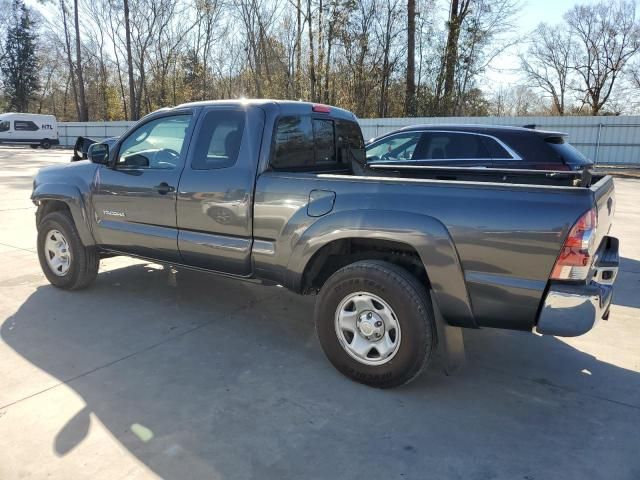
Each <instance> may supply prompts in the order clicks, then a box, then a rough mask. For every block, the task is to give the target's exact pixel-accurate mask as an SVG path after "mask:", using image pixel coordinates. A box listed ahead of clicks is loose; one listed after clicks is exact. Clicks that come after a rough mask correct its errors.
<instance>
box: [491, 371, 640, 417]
mask: <svg viewBox="0 0 640 480" xmlns="http://www.w3.org/2000/svg"><path fill="white" fill-rule="evenodd" d="M479 367H480V368H483V369H485V370H489V371H491V372H495V373H499V374H501V375H504V376H505V377H515V378H517V379H519V380H525V381H527V382H530V383H535V384H536V385H542V386H547V387H551V388H557V389H558V390H562V391H564V392H567V393H573V394H575V395H582V396H585V397H588V398H592V399H595V400H601V401H604V402H609V403H613V404H616V405H619V406H621V407H627V408H632V409H634V410H640V405H634V404H633V403H626V402H621V401H620V400H614V399H612V398H607V397H603V396H602V395H596V394H592V393H589V392H585V391H583V390H578V389H575V388H571V387H565V386H563V385H558V384H557V383H553V382H550V381H548V380H545V382H544V383H543V382H540V380H539V379H535V378H530V377H526V376H524V375H512V374H511V373H508V372H505V371H504V370H500V369H499V368H493V367H488V366H486V365H479Z"/></svg>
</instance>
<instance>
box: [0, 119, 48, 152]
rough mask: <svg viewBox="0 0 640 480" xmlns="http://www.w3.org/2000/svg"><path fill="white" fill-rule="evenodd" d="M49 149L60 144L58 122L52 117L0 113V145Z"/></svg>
mask: <svg viewBox="0 0 640 480" xmlns="http://www.w3.org/2000/svg"><path fill="white" fill-rule="evenodd" d="M2 143H4V144H14V145H15V144H17V145H22V144H26V145H31V147H32V148H38V147H42V148H51V145H58V144H60V140H59V139H58V121H57V120H56V117H54V116H53V115H39V114H35V113H0V144H2Z"/></svg>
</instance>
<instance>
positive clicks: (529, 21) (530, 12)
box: [483, 0, 597, 90]
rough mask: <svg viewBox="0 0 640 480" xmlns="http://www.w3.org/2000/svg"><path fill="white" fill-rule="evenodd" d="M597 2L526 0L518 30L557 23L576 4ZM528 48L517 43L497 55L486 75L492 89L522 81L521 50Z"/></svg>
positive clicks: (592, 0)
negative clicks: (519, 58) (519, 57)
mask: <svg viewBox="0 0 640 480" xmlns="http://www.w3.org/2000/svg"><path fill="white" fill-rule="evenodd" d="M592 3H597V0H524V1H523V2H522V8H521V9H520V12H519V14H518V18H517V19H516V21H515V24H516V25H517V29H518V32H517V33H521V34H525V35H526V33H527V32H530V31H532V30H534V29H535V28H536V27H537V26H538V25H539V24H540V23H543V22H544V23H548V24H551V25H553V24H557V23H561V22H562V16H563V15H564V14H565V12H566V11H567V10H570V9H571V8H572V7H573V6H574V5H587V4H592ZM524 48H526V45H516V46H514V47H512V48H508V49H506V50H505V51H504V53H503V54H501V55H500V56H498V57H496V58H495V59H494V61H493V63H492V65H491V67H490V69H489V71H487V72H486V74H485V76H486V77H487V81H486V82H483V83H484V84H485V85H491V88H485V89H483V90H492V89H497V88H500V87H501V86H508V85H511V84H514V83H516V84H517V83H521V75H520V72H519V68H518V67H519V60H518V53H519V51H521V50H523V49H524Z"/></svg>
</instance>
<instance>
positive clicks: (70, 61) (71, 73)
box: [60, 0, 81, 119]
mask: <svg viewBox="0 0 640 480" xmlns="http://www.w3.org/2000/svg"><path fill="white" fill-rule="evenodd" d="M60 10H62V26H63V28H64V43H65V46H66V47H67V62H68V64H69V80H71V89H72V90H73V101H74V103H75V106H76V115H77V118H78V119H80V115H81V114H80V103H79V102H78V89H77V88H76V77H75V73H74V68H73V59H72V58H71V40H70V39H69V27H68V24H67V6H66V5H65V3H64V0H60ZM68 90H69V86H68V84H67V88H66V89H65V96H64V101H65V107H64V113H65V114H66V109H67V107H66V102H67V92H68Z"/></svg>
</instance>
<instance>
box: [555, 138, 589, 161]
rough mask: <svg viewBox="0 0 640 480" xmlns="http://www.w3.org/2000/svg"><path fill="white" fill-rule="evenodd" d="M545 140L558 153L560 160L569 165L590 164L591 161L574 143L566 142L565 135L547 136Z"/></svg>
mask: <svg viewBox="0 0 640 480" xmlns="http://www.w3.org/2000/svg"><path fill="white" fill-rule="evenodd" d="M544 140H545V142H547V144H548V145H549V146H550V147H551V149H552V150H553V151H554V152H555V153H556V154H557V155H558V157H559V158H560V160H562V161H563V162H565V163H567V164H569V165H590V164H591V161H590V160H589V159H588V158H587V157H585V156H584V155H583V154H582V153H580V151H578V149H576V148H575V147H574V146H573V145H571V144H569V143H567V142H565V140H564V138H563V137H547V138H545V139H544Z"/></svg>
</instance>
